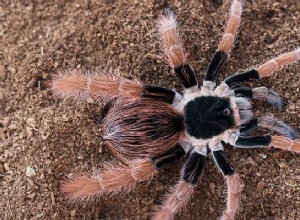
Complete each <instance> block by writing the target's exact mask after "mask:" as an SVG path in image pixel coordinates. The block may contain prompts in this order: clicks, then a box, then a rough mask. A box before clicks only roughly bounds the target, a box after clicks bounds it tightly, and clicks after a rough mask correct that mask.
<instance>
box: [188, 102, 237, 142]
mask: <svg viewBox="0 0 300 220" xmlns="http://www.w3.org/2000/svg"><path fill="white" fill-rule="evenodd" d="M184 119H185V127H186V130H187V133H188V134H189V135H190V136H192V137H195V138H197V139H208V138H212V137H213V136H216V135H219V134H221V133H223V132H224V131H226V130H228V129H231V128H233V127H234V126H235V121H234V113H233V110H232V108H231V106H230V99H229V98H223V97H217V96H200V97H197V98H195V99H193V100H191V101H189V102H188V103H187V104H186V105H185V107H184Z"/></svg>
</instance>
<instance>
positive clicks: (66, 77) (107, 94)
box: [46, 70, 142, 100]
mask: <svg viewBox="0 0 300 220" xmlns="http://www.w3.org/2000/svg"><path fill="white" fill-rule="evenodd" d="M46 86H48V87H50V89H51V90H52V91H53V93H54V95H56V96H58V97H60V98H75V99H79V100H81V99H87V98H89V97H92V98H95V99H96V100H102V99H111V98H114V97H118V96H122V97H124V98H139V97H140V96H141V92H142V85H141V83H139V82H138V81H131V80H128V79H124V78H121V77H119V76H114V75H108V74H104V73H95V74H85V73H84V72H83V71H81V70H67V71H62V72H60V73H58V74H57V75H54V76H53V79H52V80H51V82H49V83H46Z"/></svg>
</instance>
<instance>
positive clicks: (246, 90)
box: [233, 87, 253, 98]
mask: <svg viewBox="0 0 300 220" xmlns="http://www.w3.org/2000/svg"><path fill="white" fill-rule="evenodd" d="M233 91H234V94H235V95H236V96H244V97H248V98H253V92H252V88H250V87H239V88H236V89H234V90H233Z"/></svg>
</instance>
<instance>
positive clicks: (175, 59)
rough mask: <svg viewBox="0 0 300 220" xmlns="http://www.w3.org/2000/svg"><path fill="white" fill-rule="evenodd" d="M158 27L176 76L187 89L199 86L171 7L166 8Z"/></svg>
mask: <svg viewBox="0 0 300 220" xmlns="http://www.w3.org/2000/svg"><path fill="white" fill-rule="evenodd" d="M158 29H159V35H160V39H161V43H162V47H163V52H164V54H165V56H166V59H167V61H168V63H169V65H170V66H171V67H172V69H173V70H174V72H175V75H176V77H177V78H178V79H179V81H180V82H181V83H182V85H183V86H184V88H185V89H192V88H197V87H198V86H197V85H198V83H197V79H196V75H195V72H194V70H193V69H192V67H191V66H190V65H189V64H188V63H187V60H186V57H185V54H184V51H183V43H182V40H181V38H180V36H179V31H178V28H177V23H176V19H175V15H174V13H173V11H172V10H171V9H170V8H166V9H165V10H164V12H163V15H162V16H161V17H160V19H159V20H158Z"/></svg>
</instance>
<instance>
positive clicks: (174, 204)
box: [152, 181, 195, 220]
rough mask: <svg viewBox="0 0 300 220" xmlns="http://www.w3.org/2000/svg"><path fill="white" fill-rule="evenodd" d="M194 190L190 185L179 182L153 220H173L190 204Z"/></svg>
mask: <svg viewBox="0 0 300 220" xmlns="http://www.w3.org/2000/svg"><path fill="white" fill-rule="evenodd" d="M194 188H195V187H194V186H193V185H191V184H189V183H186V182H184V181H179V182H178V183H177V185H176V186H174V188H173V189H172V190H171V192H170V194H169V195H168V196H167V197H166V198H165V200H164V202H163V204H162V206H161V207H159V209H158V210H157V211H156V212H155V213H154V216H153V218H152V220H173V219H174V217H175V214H176V213H177V212H179V211H180V210H181V209H182V208H183V207H185V206H186V205H187V203H188V202H189V200H190V198H191V197H192V195H193V193H194Z"/></svg>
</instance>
